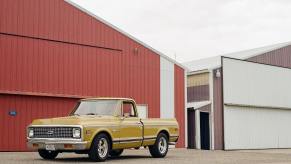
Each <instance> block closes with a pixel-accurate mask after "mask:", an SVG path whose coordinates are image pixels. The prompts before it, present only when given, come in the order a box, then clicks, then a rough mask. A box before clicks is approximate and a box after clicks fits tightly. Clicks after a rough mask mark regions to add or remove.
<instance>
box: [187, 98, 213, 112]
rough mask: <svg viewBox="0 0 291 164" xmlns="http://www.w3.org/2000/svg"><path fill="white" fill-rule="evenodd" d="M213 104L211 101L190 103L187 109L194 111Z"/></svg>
mask: <svg viewBox="0 0 291 164" xmlns="http://www.w3.org/2000/svg"><path fill="white" fill-rule="evenodd" d="M209 104H211V101H209V100H208V101H198V102H189V103H187V108H194V110H196V109H199V108H202V107H204V106H206V105H209Z"/></svg>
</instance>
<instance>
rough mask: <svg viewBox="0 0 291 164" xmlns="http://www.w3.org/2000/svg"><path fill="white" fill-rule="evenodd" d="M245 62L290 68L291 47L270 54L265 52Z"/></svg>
mask: <svg viewBox="0 0 291 164" xmlns="http://www.w3.org/2000/svg"><path fill="white" fill-rule="evenodd" d="M247 60H248V61H253V62H258V63H263V64H271V65H276V66H281V67H288V68H291V46H286V47H283V48H280V49H277V50H274V51H271V52H267V53H264V54H262V55H258V56H255V57H252V58H249V59H247Z"/></svg>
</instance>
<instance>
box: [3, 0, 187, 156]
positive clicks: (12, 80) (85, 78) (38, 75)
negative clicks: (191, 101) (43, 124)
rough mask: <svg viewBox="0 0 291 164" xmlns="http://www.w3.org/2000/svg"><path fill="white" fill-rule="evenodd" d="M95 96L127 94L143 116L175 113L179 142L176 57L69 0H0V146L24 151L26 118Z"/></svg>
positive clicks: (181, 99)
mask: <svg viewBox="0 0 291 164" xmlns="http://www.w3.org/2000/svg"><path fill="white" fill-rule="evenodd" d="M99 96H106V97H112V96H114V97H130V98H133V99H135V100H136V102H137V104H138V108H139V110H140V112H142V115H143V117H162V118H170V117H176V118H177V120H178V121H179V124H180V139H179V143H178V144H177V147H185V111H186V110H185V99H186V97H185V70H184V68H183V67H182V66H181V65H180V64H179V63H177V62H175V61H174V60H172V59H170V58H168V57H167V56H165V55H163V54H162V53H160V52H158V51H156V50H154V49H153V48H151V47H150V46H148V45H146V44H144V43H142V42H141V41H139V40H137V39H135V38H134V37H132V36H130V35H129V34H127V33H125V32H123V31H121V30H120V29H118V28H116V27H115V26H113V25H111V24H109V23H108V22H106V21H104V20H103V19H101V18H99V17H97V16H95V15H93V14H92V13H89V12H88V11H87V10H85V9H82V8H81V7H80V6H78V5H76V4H74V3H72V2H70V1H63V0H42V1H40V0H25V1H23V0H1V1H0V124H1V126H0V131H1V135H0V151H27V149H26V126H27V125H28V124H29V123H30V122H31V121H32V120H33V119H35V118H48V117H56V116H65V115H67V114H68V113H69V112H70V111H71V109H72V108H73V106H74V105H75V103H76V101H78V99H80V98H85V97H99Z"/></svg>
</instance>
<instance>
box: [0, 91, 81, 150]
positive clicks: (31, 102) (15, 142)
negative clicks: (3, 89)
mask: <svg viewBox="0 0 291 164" xmlns="http://www.w3.org/2000/svg"><path fill="white" fill-rule="evenodd" d="M76 101H77V99H67V98H51V97H36V96H15V95H3V94H0V104H1V109H0V115H1V117H0V118H1V125H4V126H0V130H1V132H2V133H1V134H3V136H1V139H0V151H15V150H18V151H25V150H26V143H25V142H24V141H25V140H26V126H27V125H28V124H30V123H31V120H32V119H34V118H48V117H56V116H66V115H68V114H69V112H70V111H71V110H72V108H73V106H74V105H75V103H76ZM10 110H15V111H16V112H17V115H16V116H10V115H9V114H8V113H9V111H10Z"/></svg>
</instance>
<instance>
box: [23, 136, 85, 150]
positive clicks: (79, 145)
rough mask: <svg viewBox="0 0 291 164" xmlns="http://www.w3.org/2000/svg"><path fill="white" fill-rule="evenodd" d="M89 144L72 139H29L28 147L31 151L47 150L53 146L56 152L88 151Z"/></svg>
mask: <svg viewBox="0 0 291 164" xmlns="http://www.w3.org/2000/svg"><path fill="white" fill-rule="evenodd" d="M87 143H88V142H86V141H79V140H70V139H68V140H64V139H36V138H30V139H27V147H28V148H30V149H46V145H53V146H54V148H55V150H86V149H87Z"/></svg>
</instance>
